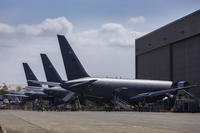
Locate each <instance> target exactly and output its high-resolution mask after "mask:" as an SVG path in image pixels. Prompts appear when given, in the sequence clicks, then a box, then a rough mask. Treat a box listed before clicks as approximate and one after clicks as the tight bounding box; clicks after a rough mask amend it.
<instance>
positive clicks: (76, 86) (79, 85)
mask: <svg viewBox="0 0 200 133" xmlns="http://www.w3.org/2000/svg"><path fill="white" fill-rule="evenodd" d="M95 81H97V80H96V79H93V80H89V81H85V82H81V83H77V84H73V85H71V86H69V88H70V89H69V90H72V91H73V90H74V91H75V92H77V91H80V92H83V91H84V90H85V89H88V86H90V85H91V84H92V83H94V82H95ZM80 88H81V89H80ZM83 89H84V90H83Z"/></svg>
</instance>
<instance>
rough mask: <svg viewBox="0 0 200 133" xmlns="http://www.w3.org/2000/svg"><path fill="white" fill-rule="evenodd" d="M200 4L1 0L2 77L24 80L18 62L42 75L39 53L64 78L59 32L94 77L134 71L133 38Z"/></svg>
mask: <svg viewBox="0 0 200 133" xmlns="http://www.w3.org/2000/svg"><path fill="white" fill-rule="evenodd" d="M199 7H200V1H199V0H0V75H1V76H0V83H2V82H6V83H9V84H13V83H15V84H16V83H25V82H26V80H25V75H24V71H23V67H22V62H27V63H29V65H30V67H31V68H32V70H33V71H34V73H35V74H36V76H37V77H38V78H39V79H40V80H46V79H45V76H44V70H43V67H42V62H41V59H40V55H39V54H40V53H46V54H47V55H48V56H49V58H50V60H51V61H52V63H53V64H54V66H55V67H56V68H57V70H58V72H59V73H60V75H61V76H62V78H63V79H66V74H65V70H64V66H63V62H62V58H61V53H60V50H59V45H58V41H57V38H56V35H57V34H64V35H65V36H66V38H67V39H68V41H69V42H70V44H71V46H72V48H73V49H74V51H75V53H76V54H77V56H78V57H79V59H80V61H81V63H82V64H83V66H84V67H85V69H86V71H87V72H88V73H89V74H90V75H91V76H95V77H122V78H129V79H133V78H134V77H135V39H136V38H139V37H141V36H142V35H145V34H147V33H149V32H151V31H153V30H155V29H157V28H159V27H161V26H164V25H166V24H168V23H170V22H172V21H174V20H176V19H178V18H181V17H183V16H185V15H187V14H190V13H192V12H194V11H196V10H198V9H199Z"/></svg>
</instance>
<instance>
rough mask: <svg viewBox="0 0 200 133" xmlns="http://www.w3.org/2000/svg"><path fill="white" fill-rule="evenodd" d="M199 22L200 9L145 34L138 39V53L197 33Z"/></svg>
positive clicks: (199, 30)
mask: <svg viewBox="0 0 200 133" xmlns="http://www.w3.org/2000/svg"><path fill="white" fill-rule="evenodd" d="M199 24H200V10H198V11H196V12H194V13H192V14H189V15H187V16H185V17H183V18H181V19H178V20H177V21H174V22H172V23H170V24H168V25H166V26H164V27H161V28H159V29H157V30H155V31H153V32H151V33H149V34H147V35H144V36H143V37H140V38H138V39H136V55H140V54H143V53H145V52H148V51H150V50H153V49H157V48H159V47H163V46H164V45H168V44H171V43H173V42H177V41H180V40H183V39H185V38H188V37H191V36H194V35H197V34H199V33H200V26H199ZM149 45H151V47H149Z"/></svg>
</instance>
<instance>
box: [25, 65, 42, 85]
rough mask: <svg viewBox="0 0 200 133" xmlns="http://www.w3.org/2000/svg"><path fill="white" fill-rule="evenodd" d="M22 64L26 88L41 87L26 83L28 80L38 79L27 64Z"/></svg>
mask: <svg viewBox="0 0 200 133" xmlns="http://www.w3.org/2000/svg"><path fill="white" fill-rule="evenodd" d="M22 64H23V67H24V72H25V75H26V80H27V84H28V86H36V87H41V85H39V84H36V83H31V82H29V81H28V80H35V81H38V79H37V77H36V76H35V74H34V73H33V71H32V70H31V68H30V67H29V65H28V64H27V63H22Z"/></svg>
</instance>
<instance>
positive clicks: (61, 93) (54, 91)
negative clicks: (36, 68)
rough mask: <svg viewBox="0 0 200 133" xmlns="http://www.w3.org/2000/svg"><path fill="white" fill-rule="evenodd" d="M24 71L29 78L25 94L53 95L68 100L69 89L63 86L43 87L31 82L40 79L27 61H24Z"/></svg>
mask: <svg viewBox="0 0 200 133" xmlns="http://www.w3.org/2000/svg"><path fill="white" fill-rule="evenodd" d="M23 67H24V71H25V74H26V78H27V83H28V86H26V87H25V89H26V91H25V94H26V95H29V96H35V97H37V96H42V97H53V98H58V99H61V100H63V101H64V102H66V100H67V99H66V97H68V93H69V91H68V90H66V89H64V88H62V87H59V86H57V87H42V86H41V85H39V84H36V83H32V82H29V80H35V81H38V79H37V77H36V76H35V74H34V73H33V71H32V70H31V69H30V67H29V65H28V64H27V63H23Z"/></svg>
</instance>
